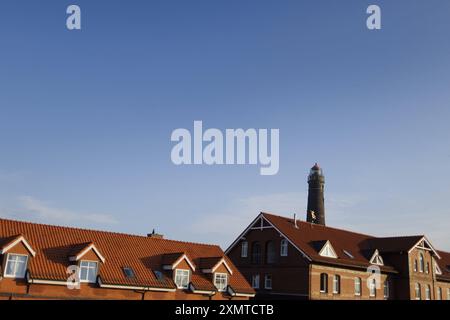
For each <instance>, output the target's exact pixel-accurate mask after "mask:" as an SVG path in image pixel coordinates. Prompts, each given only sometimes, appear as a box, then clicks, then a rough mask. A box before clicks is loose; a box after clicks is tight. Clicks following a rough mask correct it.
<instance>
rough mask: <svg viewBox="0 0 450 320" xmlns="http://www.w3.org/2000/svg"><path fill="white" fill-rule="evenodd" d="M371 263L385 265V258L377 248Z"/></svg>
mask: <svg viewBox="0 0 450 320" xmlns="http://www.w3.org/2000/svg"><path fill="white" fill-rule="evenodd" d="M370 263H372V264H375V265H377V266H384V261H383V258H382V257H381V256H380V253H379V252H378V250H375V252H374V254H373V255H372V258H371V259H370Z"/></svg>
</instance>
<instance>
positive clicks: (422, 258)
mask: <svg viewBox="0 0 450 320" xmlns="http://www.w3.org/2000/svg"><path fill="white" fill-rule="evenodd" d="M308 183H309V196H308V211H307V221H306V222H305V221H299V220H298V219H296V217H294V218H287V217H281V216H277V215H273V214H268V213H261V214H259V215H258V216H257V217H256V219H255V220H254V221H253V222H252V223H251V224H250V225H249V226H248V227H247V228H246V229H245V230H244V232H242V234H241V235H240V236H239V237H238V238H237V239H236V240H235V241H234V242H233V244H232V245H231V246H230V247H229V248H228V249H227V250H226V253H227V255H228V256H229V257H230V259H231V260H232V261H233V262H234V264H235V265H236V266H237V267H238V268H239V270H240V271H241V273H242V274H243V275H244V276H245V277H246V278H247V280H248V281H249V282H250V283H251V284H252V286H253V288H254V289H255V290H256V292H257V295H256V298H261V299H267V298H269V299H277V298H284V299H286V298H288V299H343V300H353V299H377V300H382V299H399V300H407V299H417V300H450V253H448V252H443V251H437V250H436V249H435V248H434V246H433V245H432V244H431V242H430V241H429V240H428V239H427V237H425V236H423V235H420V236H409V237H383V238H380V237H374V236H370V235H364V234H359V233H355V232H351V231H346V230H340V229H336V228H331V227H327V226H326V225H325V206H324V195H323V193H324V183H325V179H324V177H323V173H322V170H321V169H320V167H319V166H318V165H317V164H316V165H315V166H314V167H313V168H312V169H311V172H310V175H309V177H308Z"/></svg>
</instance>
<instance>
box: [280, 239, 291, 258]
mask: <svg viewBox="0 0 450 320" xmlns="http://www.w3.org/2000/svg"><path fill="white" fill-rule="evenodd" d="M288 244H289V243H288V241H287V240H286V239H283V240H281V249H280V255H281V256H282V257H287V256H288Z"/></svg>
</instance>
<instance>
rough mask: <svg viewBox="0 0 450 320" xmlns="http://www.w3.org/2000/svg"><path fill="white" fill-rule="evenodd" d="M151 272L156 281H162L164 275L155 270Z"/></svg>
mask: <svg viewBox="0 0 450 320" xmlns="http://www.w3.org/2000/svg"><path fill="white" fill-rule="evenodd" d="M153 272H154V274H155V277H156V279H158V281H161V280H163V279H164V275H163V273H162V272H161V271H158V270H155V271H153Z"/></svg>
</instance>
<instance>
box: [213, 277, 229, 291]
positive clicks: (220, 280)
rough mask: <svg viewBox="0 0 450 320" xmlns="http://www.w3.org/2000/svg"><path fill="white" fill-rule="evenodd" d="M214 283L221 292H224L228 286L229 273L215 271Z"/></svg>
mask: <svg viewBox="0 0 450 320" xmlns="http://www.w3.org/2000/svg"><path fill="white" fill-rule="evenodd" d="M214 285H215V286H216V288H217V290H219V292H224V291H225V290H226V289H227V286H228V275H227V274H226V273H215V274H214Z"/></svg>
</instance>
